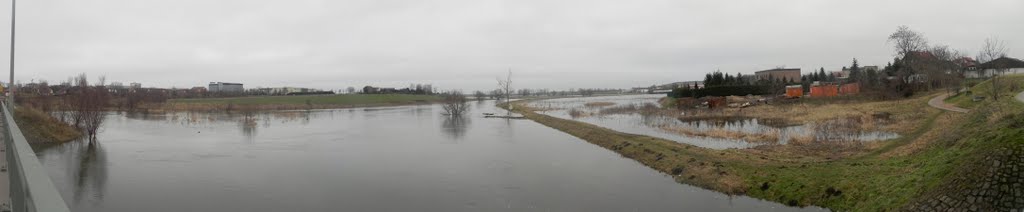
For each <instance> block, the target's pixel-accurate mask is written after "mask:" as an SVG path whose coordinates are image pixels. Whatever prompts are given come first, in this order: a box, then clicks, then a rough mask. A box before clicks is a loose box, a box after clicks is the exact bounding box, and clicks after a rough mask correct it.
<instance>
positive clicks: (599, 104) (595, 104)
mask: <svg viewBox="0 0 1024 212" xmlns="http://www.w3.org/2000/svg"><path fill="white" fill-rule="evenodd" d="M612 105H615V103H614V102H587V103H586V104H583V106H584V107H607V106H612Z"/></svg>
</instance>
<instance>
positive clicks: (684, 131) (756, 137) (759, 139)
mask: <svg viewBox="0 0 1024 212" xmlns="http://www.w3.org/2000/svg"><path fill="white" fill-rule="evenodd" d="M660 129H661V130H664V131H666V132H671V133H675V134H680V135H687V136H696V137H709V138H723V139H737V140H744V141H747V142H752V143H777V142H778V141H779V131H778V130H769V131H767V132H762V133H745V132H737V131H731V130H725V129H721V128H715V129H710V130H703V131H702V130H694V129H690V128H686V127H677V126H661V127H660Z"/></svg>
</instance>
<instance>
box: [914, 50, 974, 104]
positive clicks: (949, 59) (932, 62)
mask: <svg viewBox="0 0 1024 212" xmlns="http://www.w3.org/2000/svg"><path fill="white" fill-rule="evenodd" d="M928 53H929V54H931V55H932V56H933V57H932V58H927V59H926V60H924V61H920V62H919V63H920V65H918V66H919V67H921V68H922V69H923V71H924V72H925V73H927V74H928V76H929V78H930V79H931V80H932V82H934V83H930V84H929V85H931V84H937V85H938V86H941V87H945V88H947V89H946V91H947V92H950V91H951V90H950V89H951V88H954V87H953V86H950V85H956V84H959V82H960V80H961V76H960V75H959V74H958V73H960V72H959V70H960V69H961V67H960V66H959V65H960V64H958V63H956V62H954V61H956V60H958V59H960V58H963V57H964V54H963V53H962V52H961V51H958V50H955V49H952V48H949V46H946V45H936V46H933V47H931V48H929V49H928Z"/></svg>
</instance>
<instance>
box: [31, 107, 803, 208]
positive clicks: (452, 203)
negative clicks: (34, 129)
mask: <svg viewBox="0 0 1024 212" xmlns="http://www.w3.org/2000/svg"><path fill="white" fill-rule="evenodd" d="M473 104H474V105H473V106H472V111H471V112H470V115H469V116H468V117H466V118H462V119H452V118H447V117H444V116H441V115H440V113H441V110H440V107H439V106H438V105H419V106H401V107H384V108H354V109H335V110H314V111H278V112H261V113H248V114H245V113H184V112H182V113H155V114H154V113H150V114H137V113H112V114H109V115H108V116H107V120H106V122H105V127H104V128H103V129H102V131H101V132H100V134H99V135H98V136H97V137H98V140H96V141H94V142H89V141H84V140H83V141H76V142H70V143H67V144H63V145H60V146H55V147H50V148H47V149H44V150H41V151H39V153H38V156H39V158H40V160H41V161H42V163H43V164H44V165H45V166H46V168H47V170H48V172H49V175H50V177H51V178H52V180H53V181H54V183H55V185H56V186H57V187H58V189H59V190H60V192H61V194H62V195H63V196H64V199H65V201H67V203H68V205H69V206H70V207H71V208H72V210H73V211H797V210H820V208H792V207H785V206H783V205H781V204H779V203H774V202H767V201H761V200H757V199H753V198H749V197H742V196H734V197H730V196H727V195H724V194H721V193H717V192H713V191H708V190H704V189H700V188H695V187H692V186H688V185H683V184H679V183H676V182H674V181H673V179H672V178H671V177H668V176H665V175H664V174H661V173H658V172H656V171H654V170H651V169H650V168H647V167H645V166H643V165H641V164H639V163H637V162H635V161H633V160H630V159H627V158H623V157H621V156H619V155H618V154H617V153H615V152H611V151H609V150H606V149H603V148H601V147H598V146H595V145H592V144H589V143H587V142H585V141H582V140H580V139H577V138H575V137H572V136H570V135H567V134H565V133H562V132H559V131H557V130H554V129H551V128H548V127H545V126H543V125H540V124H537V123H535V122H532V121H529V120H504V119H487V118H483V117H482V115H479V114H481V113H484V112H495V111H497V110H498V109H497V108H494V107H493V106H492V105H493V102H479V103H473Z"/></svg>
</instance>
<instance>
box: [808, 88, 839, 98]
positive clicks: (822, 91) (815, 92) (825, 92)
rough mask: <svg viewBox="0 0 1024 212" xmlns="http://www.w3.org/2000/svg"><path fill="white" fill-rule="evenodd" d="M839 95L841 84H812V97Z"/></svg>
mask: <svg viewBox="0 0 1024 212" xmlns="http://www.w3.org/2000/svg"><path fill="white" fill-rule="evenodd" d="M838 95H839V86H836V85H813V86H811V97H833V96H838Z"/></svg>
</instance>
